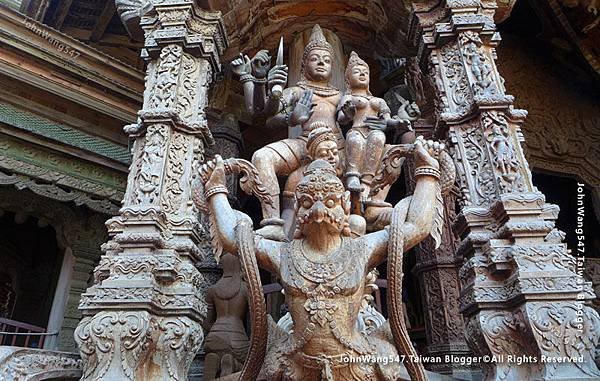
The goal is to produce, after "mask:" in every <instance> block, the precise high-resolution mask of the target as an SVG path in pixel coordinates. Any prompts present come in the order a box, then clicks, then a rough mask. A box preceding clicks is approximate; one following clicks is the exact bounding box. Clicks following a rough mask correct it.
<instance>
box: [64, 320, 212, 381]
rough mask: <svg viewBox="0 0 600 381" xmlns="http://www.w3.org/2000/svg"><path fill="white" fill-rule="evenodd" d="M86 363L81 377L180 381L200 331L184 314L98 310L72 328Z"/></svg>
mask: <svg viewBox="0 0 600 381" xmlns="http://www.w3.org/2000/svg"><path fill="white" fill-rule="evenodd" d="M76 338H77V342H78V344H79V346H80V350H81V356H82V358H83V360H84V362H85V363H86V364H96V366H87V367H86V369H85V373H84V374H83V378H82V379H83V380H98V379H104V380H186V379H187V372H188V369H189V366H190V364H191V363H192V360H193V358H194V355H195V354H196V352H197V351H198V350H199V348H200V345H201V343H202V340H203V339H204V335H203V333H202V328H201V327H200V324H199V323H198V322H195V321H193V320H191V319H190V318H188V317H160V316H156V315H151V314H150V313H148V312H145V311H129V312H123V311H115V312H101V313H98V314H96V315H94V316H93V317H86V318H84V319H83V320H82V321H81V323H80V324H79V326H78V327H77V331H76Z"/></svg>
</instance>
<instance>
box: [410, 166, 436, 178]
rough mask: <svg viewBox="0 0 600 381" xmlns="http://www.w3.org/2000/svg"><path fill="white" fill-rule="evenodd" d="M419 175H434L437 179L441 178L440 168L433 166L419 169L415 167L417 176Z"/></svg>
mask: <svg viewBox="0 0 600 381" xmlns="http://www.w3.org/2000/svg"><path fill="white" fill-rule="evenodd" d="M419 176H433V177H435V178H436V179H438V180H439V179H440V170H439V169H437V168H433V167H429V166H426V167H419V168H417V169H415V178H417V177H419Z"/></svg>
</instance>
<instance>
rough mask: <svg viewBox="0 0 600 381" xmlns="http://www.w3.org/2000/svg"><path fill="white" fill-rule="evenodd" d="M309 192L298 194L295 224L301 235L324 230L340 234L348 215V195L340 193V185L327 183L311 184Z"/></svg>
mask: <svg viewBox="0 0 600 381" xmlns="http://www.w3.org/2000/svg"><path fill="white" fill-rule="evenodd" d="M311 185H313V187H311V188H312V189H311V191H307V192H298V193H297V194H296V199H297V200H296V201H297V203H298V204H297V208H298V210H297V214H296V215H297V216H298V217H297V218H298V220H297V223H298V227H299V228H300V231H301V232H302V234H303V235H305V236H306V235H308V234H311V232H316V231H319V230H320V231H321V232H320V233H322V230H323V229H325V231H327V232H328V233H330V234H341V233H342V230H343V229H344V226H345V222H346V219H347V216H348V213H349V209H350V208H349V202H348V195H347V194H346V192H344V191H343V190H342V191H340V190H339V189H336V188H339V186H342V185H341V184H336V183H334V184H330V183H327V182H323V183H314V184H311Z"/></svg>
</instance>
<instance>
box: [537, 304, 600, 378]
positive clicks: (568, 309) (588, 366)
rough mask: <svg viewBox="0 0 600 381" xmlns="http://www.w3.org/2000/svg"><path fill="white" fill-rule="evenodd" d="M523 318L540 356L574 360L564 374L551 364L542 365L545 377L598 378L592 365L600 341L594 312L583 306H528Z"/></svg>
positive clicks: (554, 364)
mask: <svg viewBox="0 0 600 381" xmlns="http://www.w3.org/2000/svg"><path fill="white" fill-rule="evenodd" d="M527 315H528V318H529V320H530V321H531V327H532V330H533V333H534V335H535V337H536V340H537V341H538V344H539V347H540V349H541V350H542V354H544V355H546V356H550V357H568V358H573V359H577V361H573V362H571V363H570V366H568V369H566V370H565V369H562V368H565V367H564V366H563V367H559V364H557V363H555V362H554V363H552V362H551V363H548V364H546V366H547V370H546V371H547V374H548V376H549V377H565V376H566V375H567V376H568V377H571V378H573V377H600V371H599V370H598V368H597V367H596V364H595V363H594V355H595V348H596V347H597V345H598V342H599V339H600V331H598V327H599V326H600V317H599V315H598V313H597V312H596V311H595V310H593V309H592V308H590V307H588V306H586V305H584V304H583V302H557V303H531V304H528V305H527ZM575 369H577V370H578V371H579V372H578V373H579V374H577V373H576V370H575ZM565 371H568V372H569V373H566V374H565V373H564V372H565Z"/></svg>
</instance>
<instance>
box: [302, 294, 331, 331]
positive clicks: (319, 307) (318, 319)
mask: <svg viewBox="0 0 600 381" xmlns="http://www.w3.org/2000/svg"><path fill="white" fill-rule="evenodd" d="M304 309H306V311H307V312H308V313H310V320H311V321H312V322H313V323H318V324H319V325H321V326H324V325H325V324H327V322H328V321H330V320H331V319H332V318H333V314H334V313H335V311H336V310H337V306H336V305H335V303H333V302H331V301H328V300H322V299H317V298H310V299H308V300H307V301H306V303H304Z"/></svg>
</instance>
